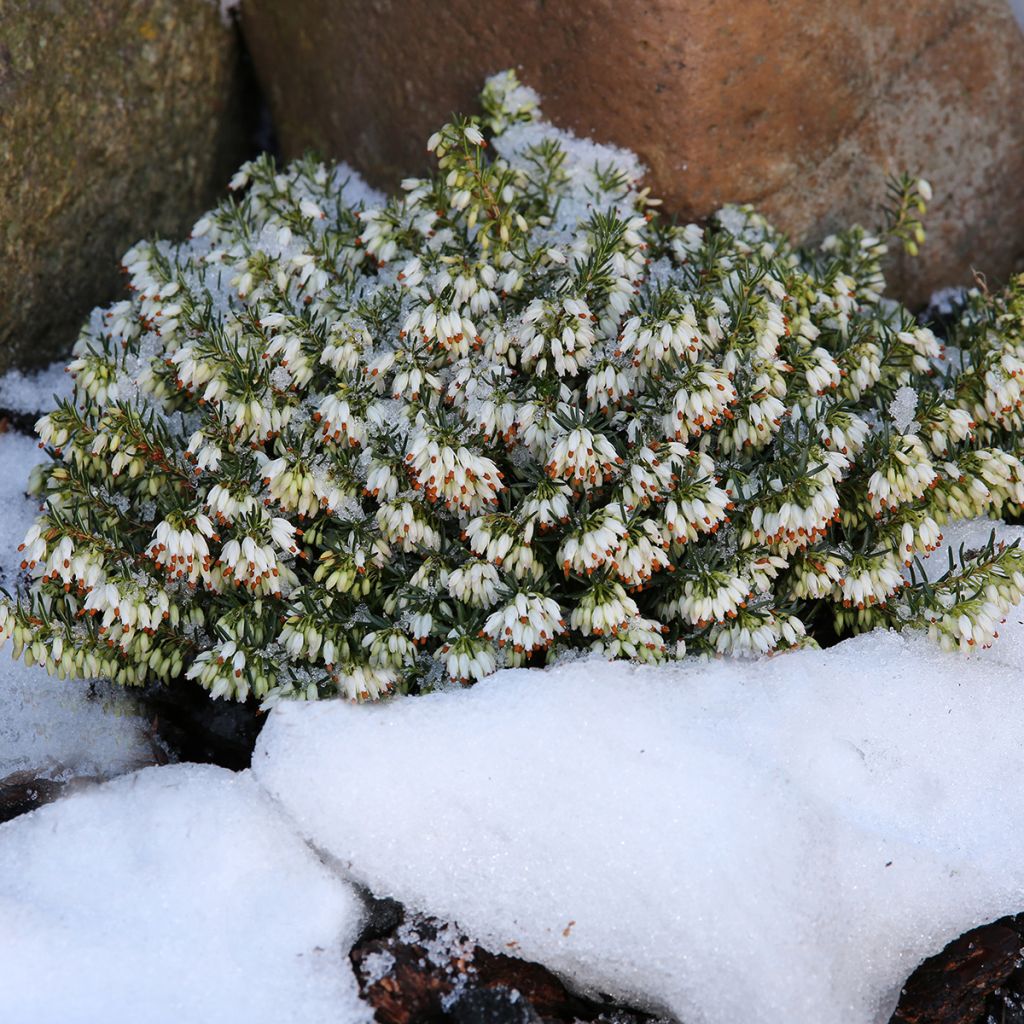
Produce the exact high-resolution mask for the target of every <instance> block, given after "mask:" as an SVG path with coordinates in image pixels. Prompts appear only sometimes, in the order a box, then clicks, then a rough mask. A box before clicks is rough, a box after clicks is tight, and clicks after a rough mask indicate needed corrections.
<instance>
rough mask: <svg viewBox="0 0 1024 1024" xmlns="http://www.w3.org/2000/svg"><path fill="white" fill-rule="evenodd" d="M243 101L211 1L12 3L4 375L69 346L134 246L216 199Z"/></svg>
mask: <svg viewBox="0 0 1024 1024" xmlns="http://www.w3.org/2000/svg"><path fill="white" fill-rule="evenodd" d="M241 99H242V88H241V86H240V77H239V47H238V40H237V38H236V32H235V30H234V29H233V28H232V27H230V26H228V25H225V24H223V23H222V22H221V19H220V16H219V14H218V11H217V7H216V5H215V4H211V3H208V2H207V0H146V2H142V0H0V267H3V272H4V273H3V277H4V280H3V283H2V285H0V369H4V368H7V367H8V366H10V365H13V364H22V365H32V364H41V363H43V362H45V361H47V360H49V359H51V358H53V357H54V356H56V355H59V354H62V353H63V352H64V351H67V350H68V349H69V348H70V346H71V344H72V342H73V341H74V338H75V335H76V333H77V330H78V327H79V326H80V324H81V322H82V319H83V317H84V316H85V315H86V314H87V313H88V311H89V310H90V309H91V308H92V307H93V306H94V305H96V304H98V303H101V302H106V301H109V300H110V299H111V298H112V297H114V295H115V294H116V292H117V288H118V283H119V271H118V261H119V260H120V257H121V256H122V255H123V253H124V251H125V250H126V249H127V248H128V247H129V246H130V245H132V244H133V243H134V242H136V241H138V239H139V238H142V237H145V236H148V235H152V234H159V235H169V236H171V237H174V236H179V235H181V234H182V233H183V232H184V231H186V230H187V228H188V227H189V226H190V225H191V223H192V221H193V220H194V218H195V217H196V216H197V215H198V214H199V213H200V212H201V211H202V210H203V209H205V208H206V207H208V206H209V205H210V203H211V201H212V200H213V199H214V197H215V195H216V194H217V192H218V191H220V190H222V189H223V188H224V187H225V186H226V184H227V180H228V177H229V175H230V173H231V170H232V168H233V167H234V166H236V165H237V164H238V163H239V162H240V161H241V160H242V159H244V156H245V146H246V145H247V140H248V135H249V133H248V130H247V127H246V125H245V119H244V117H243V116H242V104H241Z"/></svg>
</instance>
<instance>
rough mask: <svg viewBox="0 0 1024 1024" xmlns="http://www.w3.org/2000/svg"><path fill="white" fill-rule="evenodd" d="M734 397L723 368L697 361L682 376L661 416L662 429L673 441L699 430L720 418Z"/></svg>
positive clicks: (717, 422) (733, 390)
mask: <svg viewBox="0 0 1024 1024" xmlns="http://www.w3.org/2000/svg"><path fill="white" fill-rule="evenodd" d="M737 397H738V395H737V393H736V389H735V388H734V387H733V385H732V381H731V380H730V379H729V374H728V373H727V372H726V371H725V370H721V369H718V368H717V367H714V366H711V365H710V364H708V363H698V364H697V366H696V367H695V368H694V369H692V370H691V371H689V372H688V373H687V374H686V375H685V377H684V378H683V383H682V386H680V388H679V389H678V390H677V391H676V393H675V396H674V399H673V403H672V407H671V408H670V410H669V411H667V412H666V413H665V414H664V416H663V424H664V430H665V433H666V434H667V435H668V436H669V437H674V438H675V439H676V440H677V441H685V440H686V439H687V438H688V437H690V436H692V435H695V434H701V433H703V432H704V431H705V430H709V429H710V428H711V427H713V426H716V425H717V424H720V423H721V422H722V419H723V417H724V416H725V413H726V410H727V409H728V408H729V406H731V405H732V404H733V403H734V402H735V401H736V399H737Z"/></svg>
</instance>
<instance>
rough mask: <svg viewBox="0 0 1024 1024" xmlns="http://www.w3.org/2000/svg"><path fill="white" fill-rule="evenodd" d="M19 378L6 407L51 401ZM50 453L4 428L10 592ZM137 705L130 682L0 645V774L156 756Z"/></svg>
mask: <svg viewBox="0 0 1024 1024" xmlns="http://www.w3.org/2000/svg"><path fill="white" fill-rule="evenodd" d="M19 378H23V375H20V374H18V373H17V372H15V373H9V374H6V375H5V376H3V377H0V406H3V405H4V404H5V402H9V403H10V404H7V405H6V407H7V408H9V409H13V408H15V407H18V411H21V410H22V409H23V410H24V411H33V412H34V411H38V410H39V409H40V406H42V407H44V408H45V407H48V404H47V403H45V402H42V401H40V399H39V393H38V392H37V391H35V390H33V389H34V388H35V387H36V386H37V384H32V385H31V387H29V386H28V385H24V388H25V390H22V387H23V384H22V383H21V382H19ZM23 379H24V380H28V379H29V378H23ZM5 396H6V397H5ZM33 396H35V397H33ZM43 458H45V456H44V455H43V453H42V452H40V451H39V448H38V447H37V445H36V442H35V441H34V440H33V439H31V438H28V437H24V436H23V435H21V434H16V433H7V434H0V586H3V587H5V588H6V589H7V590H8V591H10V592H13V590H14V588H15V586H16V584H17V578H18V573H19V567H18V554H17V551H18V545H19V544H20V543H21V541H22V539H23V538H24V536H25V533H26V531H27V530H28V528H29V527H30V526H31V525H32V522H33V519H34V516H35V512H36V509H37V507H38V503H37V502H35V501H33V500H32V499H30V498H28V497H27V496H26V495H25V486H26V483H27V481H28V476H29V473H30V471H31V469H32V467H33V466H34V465H35V464H36V463H37V462H39V461H41V460H42V459H43ZM133 712H134V702H133V701H132V700H131V698H130V696H128V695H127V694H126V693H125V692H124V690H123V689H122V688H120V687H117V688H115V687H111V686H109V685H108V684H106V683H96V684H93V685H91V686H90V684H89V683H88V682H84V681H82V680H72V681H68V680H60V679H54V678H51V677H50V676H49V675H47V673H46V671H45V669H42V668H39V667H35V668H29V667H27V666H26V665H25V664H24V662H20V661H14V660H13V659H12V658H11V648H10V647H9V646H8V648H7V649H6V650H5V651H2V652H0V781H2V780H3V779H4V778H5V777H6V776H8V775H10V774H12V773H13V772H22V771H27V772H31V773H32V774H33V775H36V776H45V777H47V778H60V779H66V778H70V777H72V776H76V775H77V776H81V775H101V776H110V775H116V774H119V773H120V772H123V771H127V770H130V769H132V768H137V767H139V766H140V765H142V764H146V763H148V762H150V761H152V759H153V746H152V743H151V742H150V740H149V739H148V738H147V736H146V723H145V722H144V721H143V720H142V719H141V718H139V717H138V716H136V715H135V714H134V713H133Z"/></svg>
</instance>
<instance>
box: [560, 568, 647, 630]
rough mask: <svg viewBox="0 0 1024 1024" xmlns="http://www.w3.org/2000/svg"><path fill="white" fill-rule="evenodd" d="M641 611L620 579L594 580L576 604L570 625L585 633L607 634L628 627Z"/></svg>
mask: <svg viewBox="0 0 1024 1024" xmlns="http://www.w3.org/2000/svg"><path fill="white" fill-rule="evenodd" d="M639 612H640V610H639V608H637V605H636V602H635V601H634V600H633V599H632V598H631V597H629V596H628V595H627V594H626V591H625V589H624V588H623V586H622V584H621V583H614V582H610V581H601V582H598V583H595V584H593V585H592V586H591V587H590V588H589V589H588V590H587V591H586V593H585V594H584V595H583V597H582V598H581V599H580V602H579V603H578V604H577V605H576V607H575V608H573V610H572V615H571V616H570V618H569V625H570V626H572V628H573V629H575V630H577V631H578V632H580V633H583V634H584V635H586V636H591V635H592V636H604V635H605V634H607V633H617V632H618V631H619V630H620V629H624V628H626V627H627V625H628V623H629V621H630V620H631V619H633V618H635V617H636V616H637V615H639Z"/></svg>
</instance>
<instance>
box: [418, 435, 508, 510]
mask: <svg viewBox="0 0 1024 1024" xmlns="http://www.w3.org/2000/svg"><path fill="white" fill-rule="evenodd" d="M405 464H406V469H407V470H408V472H409V474H410V475H411V476H412V477H413V478H414V479H415V480H416V484H417V486H418V487H421V488H422V489H423V492H424V494H425V496H426V498H427V501H430V502H437V501H440V502H442V503H443V504H444V505H445V506H446V507H447V508H449V509H459V510H460V511H462V512H466V513H468V514H470V515H472V514H475V513H477V512H480V511H482V510H483V509H484V508H486V507H487V506H489V505H496V504H497V502H498V494H499V493H500V492H501V491H502V490H504V486H503V484H502V482H501V477H502V473H501V471H500V470H499V469H498V467H497V466H496V465H495V463H494V462H493V461H492V460H491V459H489V458H487V457H486V456H484V455H480V454H479V453H477V452H473V451H470V450H469V449H468V448H465V447H463V446H462V445H460V446H459V447H458V448H453V447H451V446H450V445H447V444H444V443H438V442H437V441H436V440H434V439H433V438H432V437H431V436H430V434H429V433H428V432H427V431H426V430H422V429H421V430H419V431H417V432H416V433H414V434H413V435H412V436H411V437H410V439H409V450H408V452H407V453H406V456H405Z"/></svg>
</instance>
